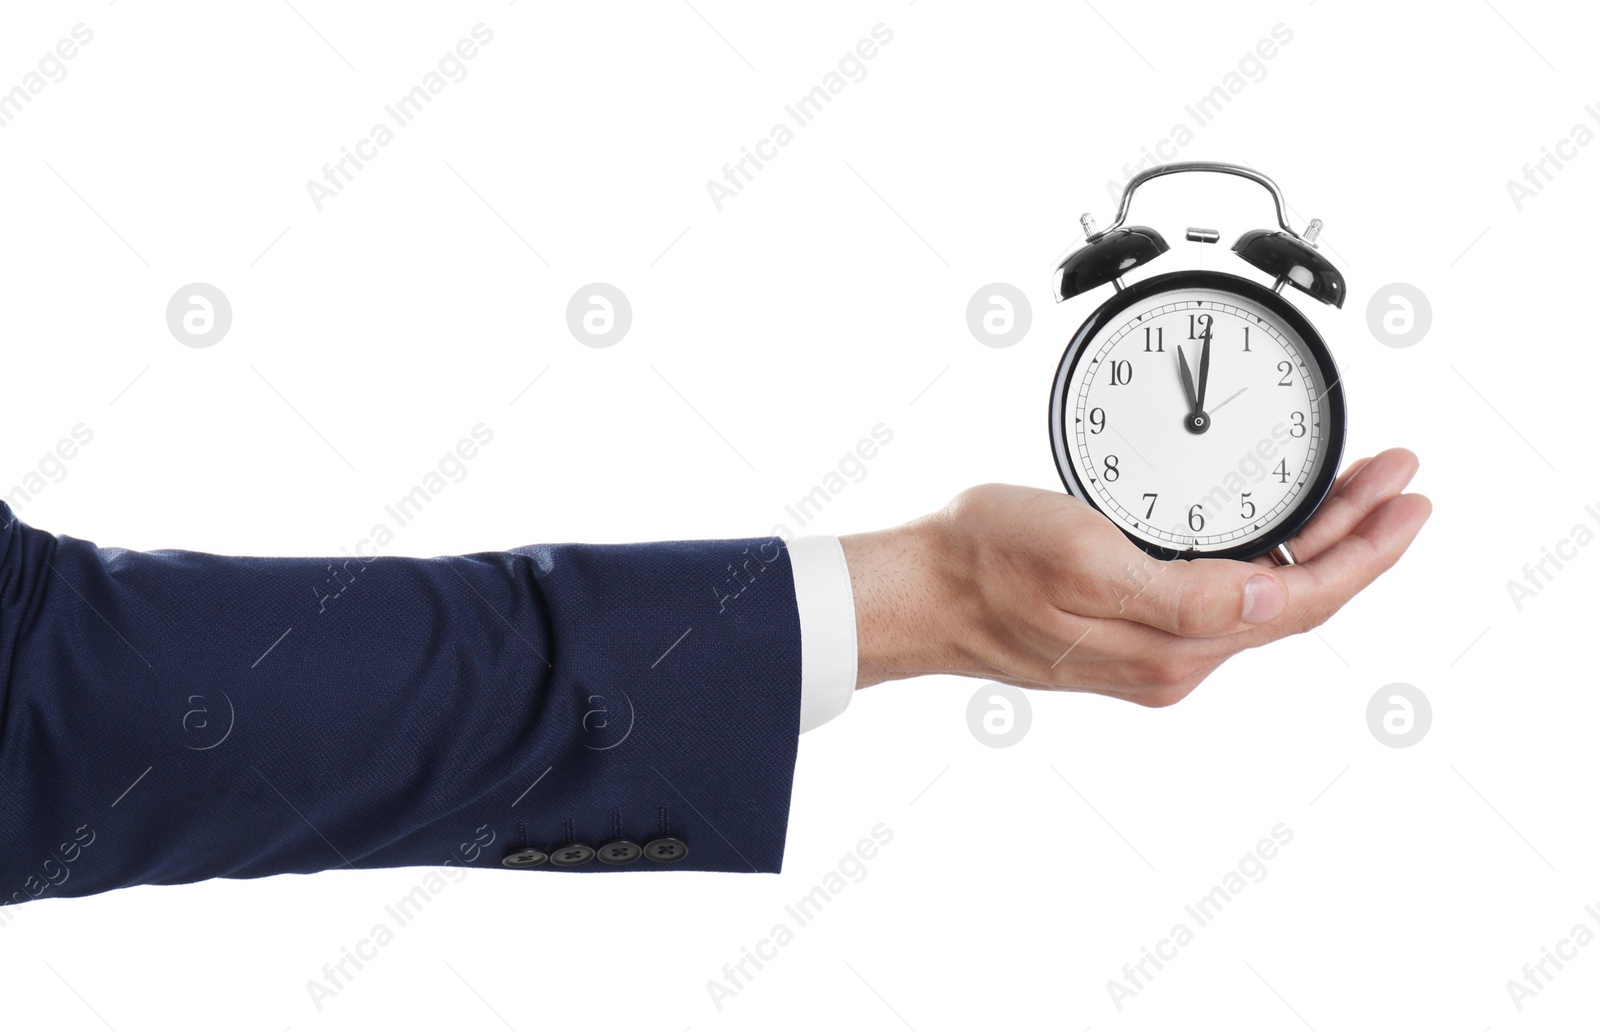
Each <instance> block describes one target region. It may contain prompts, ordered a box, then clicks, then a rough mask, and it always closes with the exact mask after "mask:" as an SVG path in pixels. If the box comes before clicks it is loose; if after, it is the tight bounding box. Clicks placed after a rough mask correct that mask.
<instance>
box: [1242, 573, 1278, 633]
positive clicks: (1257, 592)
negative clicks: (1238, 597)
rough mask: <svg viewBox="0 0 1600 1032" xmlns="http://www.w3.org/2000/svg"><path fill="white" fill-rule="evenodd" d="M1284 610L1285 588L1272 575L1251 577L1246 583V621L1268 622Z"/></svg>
mask: <svg viewBox="0 0 1600 1032" xmlns="http://www.w3.org/2000/svg"><path fill="white" fill-rule="evenodd" d="M1281 612H1283V590H1282V589H1281V588H1279V587H1278V586H1277V585H1276V584H1274V583H1273V582H1272V578H1271V577H1266V576H1257V577H1251V578H1250V579H1249V580H1248V581H1246V582H1245V585H1244V622H1245V623H1266V622H1267V621H1268V620H1271V619H1272V618H1273V617H1275V616H1277V615H1278V614H1279V613H1281Z"/></svg>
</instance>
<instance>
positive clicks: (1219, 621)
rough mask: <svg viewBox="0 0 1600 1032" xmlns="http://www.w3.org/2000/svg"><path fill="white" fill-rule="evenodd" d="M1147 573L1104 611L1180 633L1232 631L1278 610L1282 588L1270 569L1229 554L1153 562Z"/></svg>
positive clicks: (1281, 607)
mask: <svg viewBox="0 0 1600 1032" xmlns="http://www.w3.org/2000/svg"><path fill="white" fill-rule="evenodd" d="M1151 566H1152V567H1153V569H1152V572H1151V576H1150V577H1149V579H1148V580H1147V581H1146V582H1145V583H1144V584H1143V585H1141V586H1140V587H1139V589H1138V590H1137V591H1135V592H1133V593H1132V594H1130V595H1128V596H1127V597H1125V598H1123V599H1122V600H1120V603H1119V608H1120V611H1119V612H1117V613H1111V614H1106V615H1109V616H1114V617H1118V618H1120V619H1123V620H1133V621H1136V622H1138V623H1142V624H1146V625H1148V626H1150V627H1155V628H1158V629H1160V630H1163V631H1167V632H1168V633H1171V634H1179V635H1182V636H1184V637H1186V638H1209V637H1216V636H1218V635H1223V634H1234V633H1237V632H1239V631H1242V630H1245V629H1246V628H1248V627H1252V626H1254V625H1256V624H1262V623H1266V622H1267V621H1269V620H1272V619H1274V618H1275V617H1277V615H1278V614H1279V613H1281V612H1283V610H1284V608H1285V606H1286V604H1287V602H1288V597H1289V596H1288V590H1287V589H1286V588H1285V587H1284V584H1283V581H1282V580H1281V579H1280V578H1279V577H1278V575H1277V574H1276V573H1273V572H1271V571H1268V570H1264V569H1262V567H1260V566H1257V565H1255V564H1254V563H1241V562H1235V561H1233V560H1231V559H1187V560H1186V559H1180V560H1176V561H1173V562H1153V563H1152V564H1151Z"/></svg>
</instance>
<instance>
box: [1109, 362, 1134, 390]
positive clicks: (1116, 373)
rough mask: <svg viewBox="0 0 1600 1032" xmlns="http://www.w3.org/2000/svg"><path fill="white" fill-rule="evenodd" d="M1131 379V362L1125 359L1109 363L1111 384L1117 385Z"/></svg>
mask: <svg viewBox="0 0 1600 1032" xmlns="http://www.w3.org/2000/svg"><path fill="white" fill-rule="evenodd" d="M1132 379H1133V363H1132V362H1130V361H1128V360H1127V359H1123V360H1122V361H1120V362H1112V363H1111V386H1113V387H1117V386H1120V385H1122V384H1125V383H1127V382H1128V381H1130V380H1132Z"/></svg>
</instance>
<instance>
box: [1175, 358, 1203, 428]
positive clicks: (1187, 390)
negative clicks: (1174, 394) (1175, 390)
mask: <svg viewBox="0 0 1600 1032" xmlns="http://www.w3.org/2000/svg"><path fill="white" fill-rule="evenodd" d="M1173 350H1175V351H1176V352H1177V353H1178V376H1179V378H1180V379H1182V380H1183V396H1184V398H1186V399H1187V400H1188V402H1189V412H1190V413H1191V414H1193V413H1195V412H1199V411H1200V406H1199V404H1198V403H1197V402H1196V401H1195V397H1194V378H1193V377H1191V376H1190V375H1189V360H1188V359H1187V358H1184V357H1183V345H1181V344H1180V345H1178V346H1177V347H1176V348H1174V349H1173Z"/></svg>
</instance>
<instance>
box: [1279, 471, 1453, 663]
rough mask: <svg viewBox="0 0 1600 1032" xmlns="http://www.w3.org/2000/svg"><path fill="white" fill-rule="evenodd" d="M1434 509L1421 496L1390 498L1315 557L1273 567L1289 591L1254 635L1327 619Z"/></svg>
mask: <svg viewBox="0 0 1600 1032" xmlns="http://www.w3.org/2000/svg"><path fill="white" fill-rule="evenodd" d="M1432 512H1433V503H1432V502H1430V501H1429V500H1428V498H1427V497H1426V496H1425V495H1419V494H1407V495H1400V496H1398V497H1395V498H1390V499H1389V500H1387V501H1385V502H1383V503H1382V504H1381V505H1379V506H1378V507H1377V508H1376V509H1374V510H1373V511H1372V512H1371V513H1370V514H1368V516H1367V517H1366V519H1364V520H1362V521H1361V523H1360V525H1359V526H1357V527H1356V528H1355V529H1354V530H1352V531H1351V532H1350V533H1349V534H1347V535H1346V536H1345V537H1344V538H1342V539H1341V540H1339V541H1338V542H1336V543H1335V544H1333V545H1331V546H1330V547H1328V548H1327V549H1326V550H1324V551H1323V552H1322V553H1321V554H1319V555H1318V556H1317V557H1316V558H1315V559H1312V560H1311V561H1310V562H1306V563H1301V564H1299V565H1296V566H1286V567H1283V568H1282V569H1280V570H1278V571H1276V572H1277V574H1278V576H1279V577H1280V578H1281V581H1282V583H1283V584H1284V585H1285V586H1286V588H1287V591H1288V594H1287V596H1286V597H1285V599H1284V608H1285V610H1286V612H1285V614H1284V615H1283V616H1282V617H1281V618H1279V619H1278V620H1276V621H1274V622H1273V623H1271V624H1268V625H1266V626H1264V627H1262V628H1260V629H1259V634H1258V637H1260V639H1261V640H1264V641H1270V640H1272V639H1273V638H1278V637H1282V636H1283V635H1284V634H1286V633H1294V632H1300V631H1307V630H1310V629H1311V628H1313V627H1315V626H1317V625H1319V624H1321V623H1322V622H1324V621H1325V620H1327V619H1328V618H1329V617H1330V616H1332V615H1333V614H1334V613H1336V612H1338V611H1339V610H1340V608H1342V607H1343V606H1344V604H1345V603H1347V602H1349V601H1350V599H1352V598H1354V597H1355V595H1356V593H1357V592H1359V591H1361V590H1362V589H1363V588H1365V587H1367V585H1369V584H1371V583H1372V582H1373V581H1375V580H1377V579H1378V577H1379V576H1381V575H1382V574H1383V573H1384V571H1386V570H1388V569H1389V568H1390V567H1392V566H1393V565H1394V564H1395V563H1396V562H1397V561H1398V560H1399V558H1400V556H1401V555H1403V554H1404V553H1405V550H1406V549H1407V548H1409V547H1410V546H1411V542H1412V541H1414V540H1415V539H1416V536H1417V534H1418V532H1419V531H1421V530H1422V525H1423V524H1424V523H1426V522H1427V521H1428V516H1429V515H1430V514H1431V513H1432Z"/></svg>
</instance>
